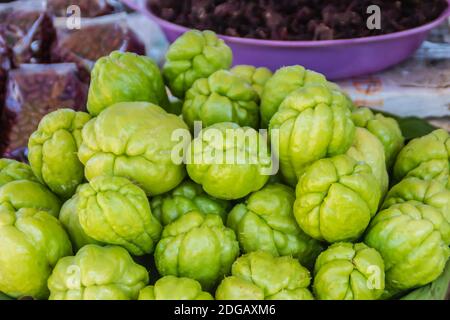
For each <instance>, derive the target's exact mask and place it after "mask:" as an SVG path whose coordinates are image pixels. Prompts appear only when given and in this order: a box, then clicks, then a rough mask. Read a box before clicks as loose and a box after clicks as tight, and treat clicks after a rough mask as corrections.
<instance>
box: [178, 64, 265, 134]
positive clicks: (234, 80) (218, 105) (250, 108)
mask: <svg viewBox="0 0 450 320" xmlns="http://www.w3.org/2000/svg"><path fill="white" fill-rule="evenodd" d="M258 102H259V96H258V93H257V92H256V91H255V90H254V89H253V88H252V86H251V85H250V83H248V82H247V81H245V80H243V79H242V78H241V77H239V76H237V75H235V74H233V73H231V72H230V71H226V70H219V71H216V72H214V73H213V74H212V75H211V76H209V78H203V79H199V80H197V81H195V82H194V84H193V85H192V87H191V88H190V89H189V90H188V92H187V93H186V99H185V101H184V104H183V119H184V121H186V123H187V124H188V125H189V127H190V128H191V129H193V128H194V121H201V122H202V126H203V127H209V126H211V125H213V124H215V123H220V122H235V123H237V124H239V125H240V126H248V127H252V128H255V129H256V128H258V126H259V107H258Z"/></svg>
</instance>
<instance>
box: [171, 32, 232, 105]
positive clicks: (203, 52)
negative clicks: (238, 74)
mask: <svg viewBox="0 0 450 320" xmlns="http://www.w3.org/2000/svg"><path fill="white" fill-rule="evenodd" d="M232 60H233V53H232V52H231V49H230V47H228V46H227V45H226V44H225V42H224V41H223V40H221V39H219V38H218V37H217V35H216V34H215V33H214V32H212V31H198V30H190V31H188V32H186V33H185V34H183V35H182V36H181V37H179V38H178V39H177V40H175V42H174V43H172V45H171V46H170V47H169V50H168V51H167V54H166V63H165V64H164V67H163V76H164V80H165V81H166V84H167V86H168V87H169V88H170V91H171V92H172V94H173V95H174V96H176V97H178V98H180V99H182V98H184V95H185V93H186V91H188V90H189V89H190V88H191V86H192V85H193V84H194V82H195V81H196V80H198V79H200V78H208V77H209V76H210V75H211V74H213V73H214V72H216V71H217V70H222V69H228V68H230V66H231V63H232Z"/></svg>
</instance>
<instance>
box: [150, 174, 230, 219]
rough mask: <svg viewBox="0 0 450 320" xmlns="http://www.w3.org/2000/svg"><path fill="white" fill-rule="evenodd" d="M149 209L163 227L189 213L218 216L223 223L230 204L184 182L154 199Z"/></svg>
mask: <svg viewBox="0 0 450 320" xmlns="http://www.w3.org/2000/svg"><path fill="white" fill-rule="evenodd" d="M151 207H152V213H153V215H154V216H155V217H156V218H157V219H158V220H159V221H160V222H161V224H162V225H163V226H165V225H168V224H169V223H171V222H173V221H175V220H176V219H178V218H179V217H181V216H182V215H183V214H185V213H188V212H189V211H199V212H201V213H203V214H214V215H218V216H219V217H221V218H222V220H223V221H224V222H225V221H226V215H227V214H228V211H229V208H230V203H229V202H228V201H226V200H220V199H216V198H214V197H212V196H210V195H208V194H207V193H206V192H205V191H203V188H202V186H200V185H198V184H196V183H194V182H192V181H190V180H186V181H184V182H182V183H181V184H180V185H179V186H178V187H176V188H175V189H173V190H172V191H170V192H168V193H166V194H163V195H160V196H156V197H154V198H153V199H152V201H151Z"/></svg>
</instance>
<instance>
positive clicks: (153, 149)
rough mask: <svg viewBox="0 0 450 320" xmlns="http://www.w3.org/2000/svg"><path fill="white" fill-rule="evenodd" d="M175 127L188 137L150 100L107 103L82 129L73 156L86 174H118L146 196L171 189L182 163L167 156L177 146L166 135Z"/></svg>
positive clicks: (176, 119)
mask: <svg viewBox="0 0 450 320" xmlns="http://www.w3.org/2000/svg"><path fill="white" fill-rule="evenodd" d="M177 130H181V131H183V132H184V133H185V135H188V136H189V131H188V127H187V126H186V124H185V123H184V122H183V121H182V120H181V119H180V118H179V117H177V116H175V115H173V114H169V113H167V112H165V111H164V110H163V109H161V108H160V107H158V106H155V105H153V104H151V103H145V102H128V103H126V102H125V103H118V104H116V105H114V106H111V107H109V108H108V109H106V110H105V111H103V112H102V113H101V114H100V115H99V116H98V117H97V118H94V119H92V120H91V121H89V122H88V123H87V124H86V125H85V126H84V128H83V132H82V134H83V142H82V144H81V146H80V149H79V152H78V156H79V158H80V160H81V162H82V163H83V164H84V165H85V175H86V178H87V179H88V180H91V179H93V178H94V177H97V176H102V175H110V176H122V177H125V178H128V179H130V180H132V181H133V182H135V183H136V184H138V185H139V186H140V187H141V188H142V189H144V191H145V192H146V193H147V195H152V196H154V195H158V194H162V193H164V192H167V191H169V190H172V189H173V188H175V187H176V186H177V185H178V184H179V183H180V182H181V181H182V180H183V178H184V177H185V168H184V166H183V165H182V164H181V163H180V164H179V163H176V162H174V161H173V159H172V158H173V157H172V152H173V149H174V148H175V147H176V146H177V145H179V142H177V141H176V140H174V139H173V138H172V135H173V134H174V132H176V131H177ZM188 143H189V141H186V142H185V143H184V144H185V145H187V144H188Z"/></svg>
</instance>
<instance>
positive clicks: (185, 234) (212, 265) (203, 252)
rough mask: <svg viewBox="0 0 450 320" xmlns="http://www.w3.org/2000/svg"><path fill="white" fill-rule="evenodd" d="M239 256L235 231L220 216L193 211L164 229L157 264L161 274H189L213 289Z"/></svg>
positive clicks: (205, 287) (181, 275)
mask: <svg viewBox="0 0 450 320" xmlns="http://www.w3.org/2000/svg"><path fill="white" fill-rule="evenodd" d="M238 255H239V243H238V242H237V241H236V236H235V234H234V232H233V230H231V229H228V228H226V227H225V226H224V225H223V223H222V219H221V218H220V217H219V216H217V215H211V214H210V215H204V214H202V213H200V212H198V211H191V212H189V213H187V214H185V215H183V216H181V217H180V218H178V219H177V220H175V221H174V222H172V223H171V224H169V225H167V226H166V227H165V228H164V231H163V233H162V238H161V241H160V242H159V243H158V245H157V246H156V250H155V263H156V267H157V269H158V272H159V273H160V274H161V275H162V276H167V275H172V276H177V277H187V278H191V279H194V280H197V281H198V282H200V283H201V285H202V288H203V289H204V290H209V289H211V288H213V287H214V286H215V285H216V284H217V283H218V282H219V281H220V280H221V278H222V277H223V276H225V275H227V274H228V273H229V271H230V269H231V265H232V263H233V262H234V260H235V259H236V258H237V257H238Z"/></svg>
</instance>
